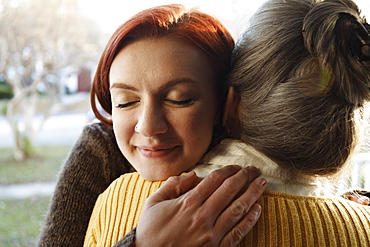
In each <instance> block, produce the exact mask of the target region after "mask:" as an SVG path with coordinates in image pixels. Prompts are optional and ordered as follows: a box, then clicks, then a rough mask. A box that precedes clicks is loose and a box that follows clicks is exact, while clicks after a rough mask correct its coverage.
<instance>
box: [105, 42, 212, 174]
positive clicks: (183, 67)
mask: <svg viewBox="0 0 370 247" xmlns="http://www.w3.org/2000/svg"><path fill="white" fill-rule="evenodd" d="M109 79H110V91H111V95H112V104H113V105H112V106H113V110H112V120H113V128H114V133H115V136H116V139H117V142H118V146H119V148H120V150H121V151H122V153H123V155H124V156H125V157H126V158H127V159H128V161H129V162H130V163H131V164H132V165H133V166H134V167H135V169H136V170H137V171H138V172H139V173H140V174H141V175H142V176H143V178H144V179H146V180H149V181H154V180H165V179H167V178H168V177H170V176H174V175H178V174H180V173H181V172H183V171H185V170H187V169H189V168H190V167H192V166H194V165H195V164H196V163H197V162H198V161H199V159H200V158H201V157H202V156H203V154H204V153H205V152H206V151H207V148H208V147H209V145H210V142H211V139H212V132H213V126H214V125H215V124H217V119H218V117H217V107H218V105H217V103H216V102H217V95H216V87H215V84H216V83H215V75H214V73H213V71H212V67H211V64H210V61H209V59H208V58H207V56H206V55H205V54H204V53H203V52H202V51H200V50H198V49H196V48H194V47H192V46H190V45H188V44H186V43H183V42H180V41H176V40H174V39H171V38H158V39H144V40H139V41H135V42H133V43H131V44H129V45H128V46H126V47H125V48H123V49H122V50H121V51H120V52H119V53H118V55H117V56H116V58H115V59H114V61H113V63H112V66H111V69H110V73H109Z"/></svg>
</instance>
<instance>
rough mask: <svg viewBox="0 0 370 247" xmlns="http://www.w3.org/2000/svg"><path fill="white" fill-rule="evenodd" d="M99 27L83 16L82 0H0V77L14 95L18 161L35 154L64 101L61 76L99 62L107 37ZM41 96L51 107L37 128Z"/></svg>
mask: <svg viewBox="0 0 370 247" xmlns="http://www.w3.org/2000/svg"><path fill="white" fill-rule="evenodd" d="M96 26H97V25H94V23H93V22H92V21H91V20H89V19H87V18H85V17H83V16H81V14H80V13H79V9H78V3H77V0H53V1H50V0H0V75H2V77H3V78H4V80H5V81H6V82H7V83H8V84H9V85H10V86H11V88H12V92H13V95H14V97H13V98H11V99H10V101H9V103H8V107H7V114H6V117H7V120H8V122H9V123H10V125H11V128H12V132H13V133H12V134H13V136H14V140H15V145H14V157H15V158H16V159H17V160H21V159H24V158H25V157H27V156H28V155H30V152H31V150H32V142H33V139H34V136H35V135H36V133H37V132H38V131H39V130H40V129H41V127H42V125H43V123H44V122H45V120H46V119H47V118H48V116H50V115H51V114H52V113H54V112H55V111H56V110H57V108H58V106H59V105H60V104H59V103H60V93H61V92H62V91H64V90H63V86H62V85H60V84H61V83H60V79H59V78H60V77H61V75H63V73H64V74H65V73H67V72H66V71H68V73H71V71H72V72H75V73H77V71H78V70H79V68H81V67H83V66H85V67H86V65H87V64H91V63H93V64H95V63H96V61H97V60H98V56H99V54H100V51H101V47H102V46H101V45H99V44H101V41H102V36H101V32H100V30H99V29H98V28H96ZM88 67H89V66H88ZM90 67H91V66H90ZM40 88H42V91H43V93H44V95H43V97H40V92H39V89H40ZM41 98H42V99H43V101H46V102H43V106H45V105H47V110H46V112H44V113H43V115H42V116H43V117H42V121H41V124H40V123H38V125H37V126H36V123H35V121H33V119H34V117H35V114H36V113H37V110H36V108H37V105H38V103H39V101H40V99H41Z"/></svg>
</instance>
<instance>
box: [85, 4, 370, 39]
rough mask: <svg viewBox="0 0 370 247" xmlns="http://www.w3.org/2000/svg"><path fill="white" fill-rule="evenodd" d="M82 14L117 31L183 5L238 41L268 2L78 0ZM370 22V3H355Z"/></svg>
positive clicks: (109, 30) (106, 28)
mask: <svg viewBox="0 0 370 247" xmlns="http://www.w3.org/2000/svg"><path fill="white" fill-rule="evenodd" d="M78 1H79V3H80V5H81V7H82V11H83V13H84V14H86V15H87V16H90V17H91V18H93V19H95V20H96V21H97V23H99V24H100V25H101V27H102V28H103V29H104V30H106V31H108V32H109V33H113V31H114V30H115V29H116V28H117V27H118V26H119V25H120V24H122V23H123V22H124V21H125V20H126V19H128V18H129V17H131V16H132V15H134V14H136V13H137V12H139V11H141V10H143V9H146V8H149V7H153V6H157V5H162V4H170V3H181V4H183V5H185V6H187V7H193V6H198V7H200V8H201V10H203V11H204V12H206V13H208V14H211V15H213V16H215V17H217V18H219V19H220V20H221V21H222V22H223V23H224V24H225V25H226V26H227V28H228V29H229V30H230V31H231V32H232V33H233V35H234V38H237V36H238V34H239V33H241V32H242V31H243V29H244V26H245V23H246V22H247V20H248V19H249V17H250V16H251V15H252V14H253V13H254V12H255V11H256V10H257V8H258V7H259V6H260V5H261V4H262V3H263V2H264V1H265V0H78ZM355 2H356V3H357V5H358V6H359V7H360V9H362V13H363V14H364V15H367V16H368V18H367V19H368V22H369V21H370V1H369V0H355Z"/></svg>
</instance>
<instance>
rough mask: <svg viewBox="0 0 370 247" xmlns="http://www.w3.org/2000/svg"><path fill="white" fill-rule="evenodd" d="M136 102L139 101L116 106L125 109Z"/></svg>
mask: <svg viewBox="0 0 370 247" xmlns="http://www.w3.org/2000/svg"><path fill="white" fill-rule="evenodd" d="M137 102H139V101H132V102H128V103H124V104H118V105H117V108H126V107H129V106H132V105H134V104H136V103H137Z"/></svg>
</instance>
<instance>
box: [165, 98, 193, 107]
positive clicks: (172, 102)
mask: <svg viewBox="0 0 370 247" xmlns="http://www.w3.org/2000/svg"><path fill="white" fill-rule="evenodd" d="M164 101H165V102H168V103H171V104H174V105H178V106H183V105H189V104H190V103H192V102H193V99H187V100H170V99H165V100H164Z"/></svg>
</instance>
